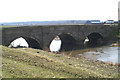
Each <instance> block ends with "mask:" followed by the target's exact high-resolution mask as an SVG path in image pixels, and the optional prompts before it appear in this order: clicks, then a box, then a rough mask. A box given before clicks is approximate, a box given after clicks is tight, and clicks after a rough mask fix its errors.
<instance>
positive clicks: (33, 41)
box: [23, 37, 42, 49]
mask: <svg viewBox="0 0 120 80" xmlns="http://www.w3.org/2000/svg"><path fill="white" fill-rule="evenodd" d="M23 38H24V39H25V40H26V41H27V43H28V44H29V47H30V48H35V49H42V47H41V46H40V43H39V42H38V41H37V40H36V39H34V38H31V37H23Z"/></svg>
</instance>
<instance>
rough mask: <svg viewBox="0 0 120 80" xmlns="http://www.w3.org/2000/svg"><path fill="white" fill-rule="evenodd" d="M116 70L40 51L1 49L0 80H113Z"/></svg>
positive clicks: (102, 64)
mask: <svg viewBox="0 0 120 80" xmlns="http://www.w3.org/2000/svg"><path fill="white" fill-rule="evenodd" d="M117 74H118V67H117V66H111V65H109V64H104V63H102V62H99V61H96V62H94V61H90V60H87V59H84V58H80V59H78V58H74V57H69V56H67V55H63V54H54V53H50V52H46V51H42V50H37V49H31V48H21V49H13V48H8V47H4V46H2V77H3V78H91V77H95V78H114V77H116V75H117Z"/></svg>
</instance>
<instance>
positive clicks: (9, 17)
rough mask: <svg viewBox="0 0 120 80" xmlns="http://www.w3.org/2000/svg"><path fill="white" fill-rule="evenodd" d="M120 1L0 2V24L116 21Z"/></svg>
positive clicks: (57, 0) (17, 0) (21, 0)
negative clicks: (52, 21) (53, 21)
mask: <svg viewBox="0 0 120 80" xmlns="http://www.w3.org/2000/svg"><path fill="white" fill-rule="evenodd" d="M119 1H120V0H0V10H1V11H0V22H17V21H19V22H21V21H51V20H101V21H105V20H108V19H109V20H110V19H112V20H118V2H119Z"/></svg>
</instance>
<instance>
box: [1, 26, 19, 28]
mask: <svg viewBox="0 0 120 80" xmlns="http://www.w3.org/2000/svg"><path fill="white" fill-rule="evenodd" d="M10 27H17V26H0V28H10Z"/></svg>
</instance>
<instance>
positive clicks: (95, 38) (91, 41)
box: [84, 32, 103, 47]
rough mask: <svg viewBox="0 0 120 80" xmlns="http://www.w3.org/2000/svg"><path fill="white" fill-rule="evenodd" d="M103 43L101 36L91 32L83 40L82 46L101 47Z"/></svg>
mask: <svg viewBox="0 0 120 80" xmlns="http://www.w3.org/2000/svg"><path fill="white" fill-rule="evenodd" d="M102 43H103V36H102V35H101V34H100V33H98V32H92V33H90V34H89V35H87V36H86V38H85V40H84V44H86V45H87V46H89V47H95V46H99V45H102Z"/></svg>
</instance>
